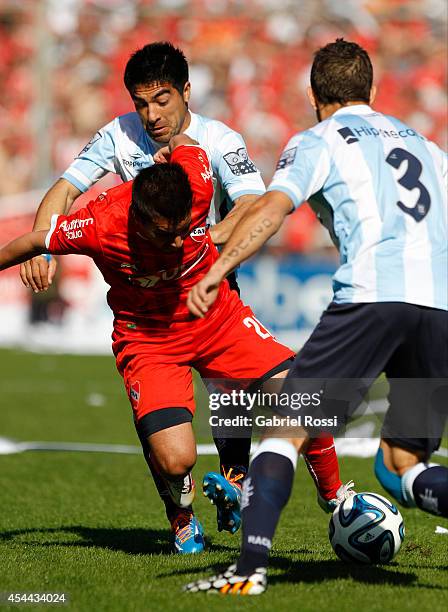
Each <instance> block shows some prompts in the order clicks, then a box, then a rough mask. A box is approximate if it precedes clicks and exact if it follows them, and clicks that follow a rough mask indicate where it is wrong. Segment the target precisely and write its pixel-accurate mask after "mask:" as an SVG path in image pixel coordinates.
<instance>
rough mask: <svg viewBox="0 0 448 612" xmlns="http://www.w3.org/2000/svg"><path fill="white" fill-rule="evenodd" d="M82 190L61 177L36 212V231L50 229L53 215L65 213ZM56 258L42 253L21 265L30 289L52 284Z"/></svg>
mask: <svg viewBox="0 0 448 612" xmlns="http://www.w3.org/2000/svg"><path fill="white" fill-rule="evenodd" d="M80 194H81V191H80V190H79V189H78V188H77V187H75V186H74V185H72V184H71V183H70V181H67V180H65V179H59V180H58V181H56V183H55V184H54V185H53V187H51V188H50V189H49V190H48V191H47V193H46V194H45V196H44V198H43V200H42V202H41V203H40V205H39V208H38V210H37V213H36V218H35V220H34V226H33V230H34V231H39V230H48V228H49V227H50V223H51V217H52V216H53V215H65V214H67V213H68V211H69V210H70V208H71V206H72V204H73V202H74V201H75V200H76V198H77V197H78V196H79V195H80ZM56 265H57V264H56V259H55V258H54V257H52V258H51V259H50V261H48V260H47V259H46V258H45V257H43V256H41V254H40V253H38V254H37V256H36V257H33V259H30V260H29V261H26V262H24V263H23V264H22V265H21V266H20V278H21V279H22V282H23V284H24V285H25V287H27V288H28V289H30V288H31V289H32V290H33V291H35V292H36V293H37V292H39V291H45V290H46V289H48V286H49V285H51V282H52V280H53V277H54V275H55V272H56Z"/></svg>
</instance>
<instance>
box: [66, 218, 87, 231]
mask: <svg viewBox="0 0 448 612" xmlns="http://www.w3.org/2000/svg"><path fill="white" fill-rule="evenodd" d="M87 225H93V217H88V218H87V219H73V220H72V221H70V223H68V222H67V221H63V222H62V223H61V225H60V226H59V229H61V230H63V231H64V232H68V231H70V230H75V229H81V228H83V227H86V226H87Z"/></svg>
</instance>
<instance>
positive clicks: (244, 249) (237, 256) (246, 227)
mask: <svg viewBox="0 0 448 612" xmlns="http://www.w3.org/2000/svg"><path fill="white" fill-rule="evenodd" d="M291 209H292V202H291V200H290V199H289V198H288V196H286V195H285V194H284V193H282V192H280V191H270V192H267V193H265V194H264V195H263V196H262V197H261V198H259V199H258V200H257V201H256V202H255V203H254V204H252V206H251V207H250V208H249V209H246V211H245V213H244V214H243V215H242V217H241V219H240V220H239V223H238V224H237V226H236V227H235V230H234V231H233V232H232V234H231V235H230V237H229V239H228V240H227V242H226V245H225V247H224V248H223V250H222V252H221V255H220V256H219V258H218V260H217V261H216V262H215V264H214V265H213V266H212V268H211V269H210V272H212V270H213V272H214V273H215V274H216V273H218V272H219V274H220V275H221V280H222V279H224V278H225V277H226V276H227V275H228V274H229V273H230V272H231V271H232V270H234V269H235V268H236V267H237V266H238V265H239V264H240V263H242V262H243V261H245V260H246V259H248V258H249V257H251V256H252V255H254V254H255V253H256V252H257V251H258V250H259V249H260V248H261V247H262V246H263V245H264V244H265V242H267V241H268V240H269V238H270V237H271V236H273V235H274V234H275V233H276V232H277V230H278V229H279V227H280V226H281V224H282V223H283V220H284V218H285V216H286V215H287V214H288V213H289V212H291Z"/></svg>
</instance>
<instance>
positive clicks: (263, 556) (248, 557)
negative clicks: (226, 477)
mask: <svg viewBox="0 0 448 612" xmlns="http://www.w3.org/2000/svg"><path fill="white" fill-rule="evenodd" d="M269 441H271V440H269ZM272 441H273V440H272ZM281 442H282V443H283V444H288V443H287V442H286V441H284V440H282V441H281ZM290 446H291V448H293V447H292V445H290ZM294 469H295V466H294V464H293V462H292V460H291V459H290V458H289V457H287V456H285V455H283V454H278V453H277V452H262V453H261V454H258V455H257V456H256V457H255V458H254V459H253V460H252V463H251V465H250V468H249V472H248V474H247V477H246V480H245V481H244V484H243V495H242V500H241V508H242V509H243V513H242V517H243V538H242V545H241V555H240V558H239V560H238V564H237V574H239V575H242V576H247V575H250V574H251V573H253V571H254V570H255V569H256V568H257V567H267V565H268V558H269V551H270V549H271V546H272V538H273V536H274V532H275V529H276V527H277V523H278V521H279V519H280V514H281V511H282V510H283V508H284V506H285V505H286V502H287V501H288V499H289V496H290V494H291V489H292V483H293V480H294Z"/></svg>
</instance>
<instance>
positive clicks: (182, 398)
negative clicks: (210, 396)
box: [113, 326, 204, 552]
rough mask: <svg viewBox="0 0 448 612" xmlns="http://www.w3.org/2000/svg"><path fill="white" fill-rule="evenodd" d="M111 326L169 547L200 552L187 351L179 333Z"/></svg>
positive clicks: (201, 543) (200, 530)
mask: <svg viewBox="0 0 448 612" xmlns="http://www.w3.org/2000/svg"><path fill="white" fill-rule="evenodd" d="M117 328H118V326H116V329H115V332H114V340H115V342H114V345H113V349H114V353H115V356H116V358H117V368H118V370H119V372H120V373H121V374H122V376H123V378H124V382H125V386H126V390H127V393H128V396H129V400H130V403H131V406H132V410H133V414H134V423H135V427H136V430H137V433H138V436H139V439H140V441H141V443H142V447H143V451H144V455H145V459H146V461H147V463H148V465H149V467H150V469H151V472H152V474H153V477H154V480H155V483H156V486H157V489H158V492H159V495H160V497H161V499H162V501H163V502H164V504H165V509H166V514H167V518H168V520H169V522H170V525H171V530H172V532H173V539H174V550H175V552H200V551H201V550H203V548H204V539H203V532H202V527H201V526H200V524H199V522H198V521H197V519H196V517H195V516H194V514H193V510H192V507H191V503H192V501H193V498H194V481H193V479H192V477H191V468H192V466H193V465H194V463H195V461H196V445H195V441H194V436H193V432H192V428H191V421H192V418H193V413H194V409H195V405H194V398H193V381H192V375H191V368H190V366H189V365H188V360H189V353H188V348H187V347H186V346H185V345H186V344H187V341H185V342H183V341H182V340H183V335H182V334H181V333H178V334H176V335H175V336H174V335H171V336H170V337H167V336H166V334H160V335H158V334H157V330H152V333H148V332H147V331H146V330H141V331H140V330H137V331H135V332H133V333H130V332H127V331H126V330H124V331H123V332H122V330H121V329H117Z"/></svg>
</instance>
